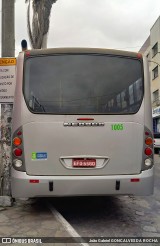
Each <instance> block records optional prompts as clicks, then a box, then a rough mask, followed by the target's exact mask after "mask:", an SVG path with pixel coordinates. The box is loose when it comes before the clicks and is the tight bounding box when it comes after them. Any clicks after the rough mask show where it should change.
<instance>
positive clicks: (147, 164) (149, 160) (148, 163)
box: [145, 159, 152, 167]
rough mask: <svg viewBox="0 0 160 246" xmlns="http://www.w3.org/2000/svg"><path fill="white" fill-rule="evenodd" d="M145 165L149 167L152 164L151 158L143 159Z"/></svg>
mask: <svg viewBox="0 0 160 246" xmlns="http://www.w3.org/2000/svg"><path fill="white" fill-rule="evenodd" d="M145 165H146V166H147V167H150V166H151V165H152V160H151V159H146V160H145Z"/></svg>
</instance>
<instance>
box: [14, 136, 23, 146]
mask: <svg viewBox="0 0 160 246" xmlns="http://www.w3.org/2000/svg"><path fill="white" fill-rule="evenodd" d="M21 143H22V140H21V138H18V137H15V138H14V139H13V144H14V145H15V146H19V145H21Z"/></svg>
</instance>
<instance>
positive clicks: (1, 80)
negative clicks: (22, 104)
mask: <svg viewBox="0 0 160 246" xmlns="http://www.w3.org/2000/svg"><path fill="white" fill-rule="evenodd" d="M15 73H16V58H0V103H13V100H14V91H15V84H16V78H15Z"/></svg>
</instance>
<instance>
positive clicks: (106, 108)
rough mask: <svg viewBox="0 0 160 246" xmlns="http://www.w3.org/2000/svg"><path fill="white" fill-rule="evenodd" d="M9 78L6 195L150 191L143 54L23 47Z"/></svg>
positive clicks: (150, 135)
mask: <svg viewBox="0 0 160 246" xmlns="http://www.w3.org/2000/svg"><path fill="white" fill-rule="evenodd" d="M16 77H17V81H16V89H15V99H14V109H13V125H12V153H13V154H12V168H11V187H12V196H13V197H14V198H31V197H51V196H52V197H54V196H98V195H151V194H152V193H153V183H154V160H153V132H152V116H151V96H150V82H149V70H148V63H147V60H146V58H145V57H142V55H141V54H139V53H134V52H127V51H120V50H109V49H99V48H52V49H44V50H43V49H41V50H40V49H39V50H27V51H25V52H20V54H19V56H18V59H17V75H16Z"/></svg>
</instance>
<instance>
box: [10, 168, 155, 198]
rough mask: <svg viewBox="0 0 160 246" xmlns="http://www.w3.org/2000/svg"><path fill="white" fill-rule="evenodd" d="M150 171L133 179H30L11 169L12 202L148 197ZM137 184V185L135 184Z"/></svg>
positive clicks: (150, 179) (127, 177)
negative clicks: (54, 198) (17, 199)
mask: <svg viewBox="0 0 160 246" xmlns="http://www.w3.org/2000/svg"><path fill="white" fill-rule="evenodd" d="M153 169H154V168H151V169H149V170H147V171H142V172H141V173H140V174H136V175H110V176H29V175H27V174H26V173H25V172H19V171H16V170H15V169H13V168H12V178H11V188H12V196H13V197H14V198H29V197H54V196H89V195H90V196H96V195H142V196H145V195H151V194H153V186H154V178H153V177H154V175H153V172H154V170H153ZM138 180H139V181H138Z"/></svg>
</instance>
